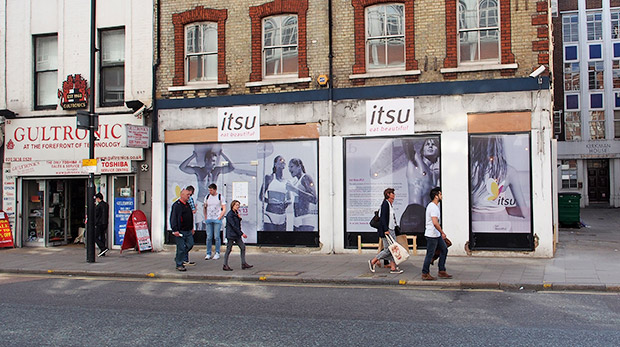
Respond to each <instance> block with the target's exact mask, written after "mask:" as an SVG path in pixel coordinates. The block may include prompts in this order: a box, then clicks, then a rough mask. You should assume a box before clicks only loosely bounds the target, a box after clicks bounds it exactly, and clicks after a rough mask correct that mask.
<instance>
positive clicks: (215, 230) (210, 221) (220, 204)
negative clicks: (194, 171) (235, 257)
mask: <svg viewBox="0 0 620 347" xmlns="http://www.w3.org/2000/svg"><path fill="white" fill-rule="evenodd" d="M203 209H204V211H203V212H204V215H205V223H206V226H207V254H206V256H205V260H209V259H211V245H213V237H214V236H215V255H214V256H213V259H220V247H221V246H222V238H221V236H220V232H221V230H222V218H223V217H224V212H226V201H224V199H223V198H222V194H218V192H217V185H215V183H211V184H209V194H207V196H205V201H204V204H203Z"/></svg>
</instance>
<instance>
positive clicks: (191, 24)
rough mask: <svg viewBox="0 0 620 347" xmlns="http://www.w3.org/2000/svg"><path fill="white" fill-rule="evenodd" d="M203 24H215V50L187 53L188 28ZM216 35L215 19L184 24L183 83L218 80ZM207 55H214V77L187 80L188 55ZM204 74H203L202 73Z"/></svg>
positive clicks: (217, 34)
mask: <svg viewBox="0 0 620 347" xmlns="http://www.w3.org/2000/svg"><path fill="white" fill-rule="evenodd" d="M205 24H209V25H215V33H216V38H215V51H214V52H211V51H201V52H199V53H191V54H190V53H187V47H188V44H187V33H188V29H189V28H190V27H192V26H197V25H200V26H201V27H202V25H205ZM218 36H219V32H218V23H217V21H198V22H191V23H187V24H185V26H184V29H183V70H184V74H185V77H184V81H185V85H193V84H205V83H217V80H218V68H217V62H218V61H219V42H218ZM209 55H215V57H216V68H215V78H213V79H202V80H198V81H190V80H189V72H190V68H189V63H190V62H189V57H190V56H209ZM203 76H204V74H203Z"/></svg>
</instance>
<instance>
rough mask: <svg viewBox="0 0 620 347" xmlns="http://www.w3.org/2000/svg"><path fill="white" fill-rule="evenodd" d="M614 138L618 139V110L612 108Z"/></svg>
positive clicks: (619, 119) (619, 115) (619, 118)
mask: <svg viewBox="0 0 620 347" xmlns="http://www.w3.org/2000/svg"><path fill="white" fill-rule="evenodd" d="M614 139H620V110H619V109H614Z"/></svg>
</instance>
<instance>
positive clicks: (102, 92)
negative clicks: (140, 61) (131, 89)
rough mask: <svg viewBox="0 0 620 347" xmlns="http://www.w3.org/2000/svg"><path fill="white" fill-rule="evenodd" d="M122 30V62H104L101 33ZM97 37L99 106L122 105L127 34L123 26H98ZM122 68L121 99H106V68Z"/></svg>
mask: <svg viewBox="0 0 620 347" xmlns="http://www.w3.org/2000/svg"><path fill="white" fill-rule="evenodd" d="M121 30H122V32H123V60H122V62H120V61H116V62H111V63H106V62H104V60H103V59H104V57H103V51H104V47H103V46H104V40H103V35H104V34H106V33H111V32H114V31H121ZM98 37H99V106H100V107H113V106H123V105H124V104H125V81H126V78H125V62H126V61H127V54H126V50H125V47H126V45H125V43H126V41H127V35H126V30H125V27H124V26H120V27H110V28H100V29H99V30H98ZM121 67H122V69H123V84H122V85H123V91H122V93H123V97H122V100H117V101H109V102H108V101H106V98H105V95H106V93H107V92H108V89H106V88H105V83H106V81H105V78H104V76H105V71H106V70H112V69H118V68H121Z"/></svg>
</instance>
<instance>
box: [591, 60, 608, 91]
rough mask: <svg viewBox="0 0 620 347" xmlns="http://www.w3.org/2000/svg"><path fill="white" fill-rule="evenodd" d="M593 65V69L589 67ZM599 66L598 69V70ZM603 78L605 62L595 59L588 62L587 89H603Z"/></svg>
mask: <svg viewBox="0 0 620 347" xmlns="http://www.w3.org/2000/svg"><path fill="white" fill-rule="evenodd" d="M592 66H594V69H591V67H592ZM599 68H600V70H599ZM604 78H605V62H604V61H602V60H595V61H589V62H588V90H603V89H604V88H605V86H604V84H605V83H604V82H605V80H604Z"/></svg>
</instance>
